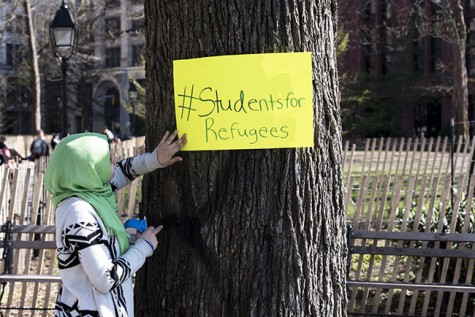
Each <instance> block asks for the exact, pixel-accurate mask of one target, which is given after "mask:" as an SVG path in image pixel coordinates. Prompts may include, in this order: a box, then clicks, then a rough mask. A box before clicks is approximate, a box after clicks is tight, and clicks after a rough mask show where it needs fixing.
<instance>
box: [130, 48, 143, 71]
mask: <svg viewBox="0 0 475 317" xmlns="http://www.w3.org/2000/svg"><path fill="white" fill-rule="evenodd" d="M141 61H142V46H141V45H133V46H132V61H131V65H130V66H140V65H141V64H142V63H141Z"/></svg>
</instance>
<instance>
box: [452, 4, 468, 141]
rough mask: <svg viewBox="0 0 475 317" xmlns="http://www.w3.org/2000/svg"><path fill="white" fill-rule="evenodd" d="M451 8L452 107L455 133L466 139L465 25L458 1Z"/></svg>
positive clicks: (466, 78)
mask: <svg viewBox="0 0 475 317" xmlns="http://www.w3.org/2000/svg"><path fill="white" fill-rule="evenodd" d="M450 3H451V6H452V8H453V13H454V18H453V20H454V21H453V23H454V24H455V26H454V37H455V41H454V44H452V53H453V66H452V76H453V94H452V106H453V109H454V119H455V122H456V123H457V124H456V125H455V132H456V134H457V135H463V136H465V137H468V135H469V122H468V77H467V64H466V60H465V54H466V53H467V47H466V46H467V44H466V40H467V27H466V25H465V20H464V14H463V7H462V5H461V3H460V0H458V1H450Z"/></svg>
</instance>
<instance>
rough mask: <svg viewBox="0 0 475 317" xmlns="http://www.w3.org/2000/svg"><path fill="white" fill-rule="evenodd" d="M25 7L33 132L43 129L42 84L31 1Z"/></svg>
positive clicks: (27, 0)
mask: <svg viewBox="0 0 475 317" xmlns="http://www.w3.org/2000/svg"><path fill="white" fill-rule="evenodd" d="M23 7H24V9H25V14H26V19H25V22H26V24H27V25H26V30H27V35H28V44H29V45H28V46H29V49H30V54H29V59H30V64H31V77H32V80H31V83H32V84H31V91H32V92H33V109H34V111H33V113H34V116H33V122H32V123H33V131H37V130H40V129H41V128H42V127H41V83H40V70H39V67H38V53H37V49H36V33H35V29H34V27H33V25H34V21H33V14H32V12H31V4H30V0H24V2H23Z"/></svg>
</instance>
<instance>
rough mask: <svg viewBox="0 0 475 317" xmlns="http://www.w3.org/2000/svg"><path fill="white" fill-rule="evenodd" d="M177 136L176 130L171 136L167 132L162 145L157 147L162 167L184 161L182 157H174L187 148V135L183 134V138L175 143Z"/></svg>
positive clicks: (161, 142)
mask: <svg viewBox="0 0 475 317" xmlns="http://www.w3.org/2000/svg"><path fill="white" fill-rule="evenodd" d="M177 135H178V131H176V130H175V132H173V133H172V134H171V135H170V133H169V132H168V131H167V132H166V133H165V135H164V136H163V138H162V140H161V141H160V143H159V144H158V145H157V158H158V162H159V163H160V164H161V165H162V166H169V165H172V164H175V163H176V162H180V161H183V158H181V157H180V156H175V157H173V155H175V154H176V153H177V152H178V151H180V150H181V149H182V148H183V147H184V146H185V144H186V134H183V135H182V136H181V138H179V139H177V140H176V141H173V140H174V139H175V137H176V136H177Z"/></svg>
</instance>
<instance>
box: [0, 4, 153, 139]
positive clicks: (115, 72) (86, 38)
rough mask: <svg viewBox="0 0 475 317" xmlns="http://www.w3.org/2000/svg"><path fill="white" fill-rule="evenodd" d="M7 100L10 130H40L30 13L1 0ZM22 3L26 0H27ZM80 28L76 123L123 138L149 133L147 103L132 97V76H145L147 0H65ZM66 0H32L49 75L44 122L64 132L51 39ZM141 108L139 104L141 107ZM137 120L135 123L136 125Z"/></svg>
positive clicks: (73, 100) (74, 63) (73, 64)
mask: <svg viewBox="0 0 475 317" xmlns="http://www.w3.org/2000/svg"><path fill="white" fill-rule="evenodd" d="M0 3H1V6H0V8H1V9H0V16H1V17H2V19H0V21H1V22H0V86H1V87H2V89H1V91H2V93H1V96H0V99H1V100H2V106H3V109H2V111H1V112H2V114H3V115H2V118H0V121H1V122H2V124H1V127H0V130H2V131H3V132H2V133H11V134H32V133H34V131H32V129H31V127H32V124H31V122H32V120H33V118H32V116H33V113H34V111H33V109H32V107H34V105H33V104H32V98H31V82H29V78H30V77H31V74H30V73H29V71H30V70H29V68H28V67H29V65H28V58H27V57H28V56H27V54H28V53H29V50H28V46H27V40H26V39H27V36H28V34H26V32H25V30H24V27H23V25H24V21H25V19H26V17H25V15H24V11H23V7H22V6H21V5H17V4H16V2H15V1H3V0H0ZM19 3H21V2H20V1H19ZM65 3H66V4H67V5H68V7H69V11H70V12H71V15H72V17H73V19H74V22H75V24H76V28H77V38H78V41H77V49H76V53H75V54H74V56H73V57H72V58H71V59H70V60H69V62H68V72H67V80H66V91H67V96H68V97H67V98H68V108H67V109H68V111H67V117H68V126H69V127H68V130H69V132H70V133H77V132H82V131H94V132H102V131H104V128H105V127H108V128H109V129H110V130H112V131H114V132H115V133H116V134H117V135H120V136H121V137H122V138H126V137H129V136H131V135H132V134H133V133H134V132H135V134H143V133H144V131H143V124H141V123H142V121H143V106H142V108H140V107H139V106H140V105H139V104H138V101H134V102H135V103H134V102H132V101H131V100H130V99H129V89H130V87H131V82H133V83H135V84H137V85H141V84H143V83H144V78H145V72H144V63H143V58H142V51H143V48H144V35H143V23H144V14H143V0H142V1H137V0H135V1H133V0H114V1H65ZM60 5H61V1H59V0H58V1H57V2H55V3H50V2H49V1H47V2H44V1H40V0H31V6H32V8H33V11H34V16H33V19H34V24H35V26H36V34H35V35H36V39H37V41H36V42H37V50H38V52H39V53H38V61H39V65H40V73H41V74H40V76H41V125H42V128H43V129H44V130H45V131H46V132H47V133H53V132H59V131H62V119H61V115H62V105H63V100H62V86H63V81H62V73H61V65H60V63H59V62H58V61H57V60H55V59H54V57H53V53H52V50H51V45H50V36H49V30H48V28H49V24H50V23H51V21H52V19H53V16H54V14H55V13H56V10H58V9H59V7H60ZM136 110H137V111H136ZM132 123H135V127H133V126H132Z"/></svg>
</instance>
